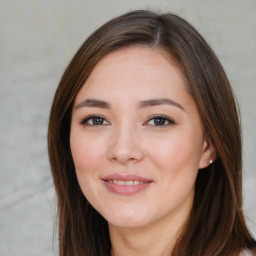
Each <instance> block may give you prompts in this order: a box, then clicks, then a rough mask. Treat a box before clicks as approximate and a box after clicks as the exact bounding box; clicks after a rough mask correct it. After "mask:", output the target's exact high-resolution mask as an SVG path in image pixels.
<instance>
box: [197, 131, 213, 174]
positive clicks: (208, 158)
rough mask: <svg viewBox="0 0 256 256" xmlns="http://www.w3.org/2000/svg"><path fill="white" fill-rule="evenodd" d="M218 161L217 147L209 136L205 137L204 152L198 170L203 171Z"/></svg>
mask: <svg viewBox="0 0 256 256" xmlns="http://www.w3.org/2000/svg"><path fill="white" fill-rule="evenodd" d="M215 160H216V147H215V145H214V143H213V141H212V138H211V137H210V136H209V135H208V134H207V135H205V139H204V144H203V152H202V155H201V159H200V162H199V167H198V169H203V168H206V167H208V166H209V165H210V164H212V163H213V162H214V161H215Z"/></svg>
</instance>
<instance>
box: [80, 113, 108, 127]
mask: <svg viewBox="0 0 256 256" xmlns="http://www.w3.org/2000/svg"><path fill="white" fill-rule="evenodd" d="M81 124H83V125H91V126H97V125H109V124H110V123H109V122H108V121H107V120H106V119H105V118H104V117H103V116H99V115H91V116H88V117H86V118H85V119H83V120H82V122H81Z"/></svg>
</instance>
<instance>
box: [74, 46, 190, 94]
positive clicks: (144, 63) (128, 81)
mask: <svg viewBox="0 0 256 256" xmlns="http://www.w3.org/2000/svg"><path fill="white" fill-rule="evenodd" d="M175 87H176V88H175ZM134 89H135V90H136V91H139V90H143V91H141V92H142V93H143V95H145V96H146V94H147V92H150V91H151V93H152V92H154V91H155V92H160V91H161V92H162V93H163V94H165V93H168V92H169V91H170V89H173V90H174V89H178V90H179V89H180V90H186V88H185V79H184V76H183V74H182V72H181V70H180V68H179V66H178V64H177V63H176V62H175V61H174V60H173V59H172V58H171V57H170V54H169V53H167V52H166V51H164V50H159V49H152V48H149V47H145V46H133V47H128V48H121V49H118V50H115V51H113V52H111V53H109V54H107V55H106V56H104V57H103V58H102V59H101V60H100V61H99V62H98V63H97V64H96V66H95V67H94V69H93V70H92V72H91V74H90V75H89V77H88V78H87V80H86V82H85V84H84V86H83V87H82V90H81V91H83V92H87V93H96V92H98V93H100V92H104V91H107V92H108V93H109V92H117V91H119V92H121V91H122V90H126V91H127V90H130V91H131V92H132V91H133V90H134ZM173 93H174V91H173ZM78 96H79V95H78Z"/></svg>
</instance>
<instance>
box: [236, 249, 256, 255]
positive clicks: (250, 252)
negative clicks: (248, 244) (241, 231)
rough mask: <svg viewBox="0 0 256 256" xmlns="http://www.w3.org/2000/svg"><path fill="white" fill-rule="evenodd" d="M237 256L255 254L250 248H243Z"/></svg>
mask: <svg viewBox="0 0 256 256" xmlns="http://www.w3.org/2000/svg"><path fill="white" fill-rule="evenodd" d="M239 256H256V254H255V253H254V252H252V251H250V250H243V251H241V252H240V253H239Z"/></svg>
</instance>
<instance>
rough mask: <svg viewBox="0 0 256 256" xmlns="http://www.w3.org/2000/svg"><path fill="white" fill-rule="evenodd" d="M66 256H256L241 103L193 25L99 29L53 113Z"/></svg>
mask: <svg viewBox="0 0 256 256" xmlns="http://www.w3.org/2000/svg"><path fill="white" fill-rule="evenodd" d="M48 145H49V158H50V163H51V168H52V174H53V179H54V184H55V188H56V193H57V197H58V224H59V248H60V255H76V256H77V255H95V256H98V255H112V256H113V255H115V256H117V255H147V256H148V255H180V256H185V255H189V256H193V255H194V256H198V255H200V256H201V255H206V256H213V255H214V256H217V255H218V256H219V255H225V256H227V255H228V256H229V255H230V256H231V255H232V256H233V255H253V249H254V248H255V245H256V243H255V240H254V239H253V238H252V236H251V235H250V233H249V231H248V229H247V227H246V224H245V220H244V216H243V212H242V208H241V207H242V196H241V191H242V187H241V186H242V170H241V165H242V163H241V135H240V125H239V119H238V114H237V109H236V103H235V100H234V96H233V93H232V90H231V88H230V85H229V82H228V79H227V77H226V75H225V73H224V71H223V68H222V66H221V64H220V63H219V61H218V59H217V58H216V56H215V55H214V53H213V52H212V50H211V49H210V47H209V46H208V45H207V43H206V42H205V41H204V39H203V38H202V37H201V36H200V35H199V34H198V32H197V31H196V30H195V29H194V28H193V27H192V26H191V25H190V24H188V23H187V22H186V21H184V20H183V19H181V18H180V17H178V16H176V15H172V14H163V15H158V14H155V13H153V12H149V11H134V12H130V13H127V14H125V15H122V16H120V17H118V18H115V19H113V20H111V21H109V22H108V23H106V24H105V25H103V26H102V27H101V28H99V29H98V30H97V31H95V32H94V33H93V34H92V35H91V36H90V37H89V38H88V39H87V40H86V41H85V43H84V44H83V45H82V46H81V48H80V49H79V50H78V52H77V53H76V55H75V56H74V58H73V59H72V61H71V62H70V64H69V66H68V67H67V69H66V71H65V73H64V74H63V77H62V79H61V81H60V84H59V86H58V88H57V91H56V94H55V98H54V101H53V104H52V109H51V114H50V121H49V131H48Z"/></svg>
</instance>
